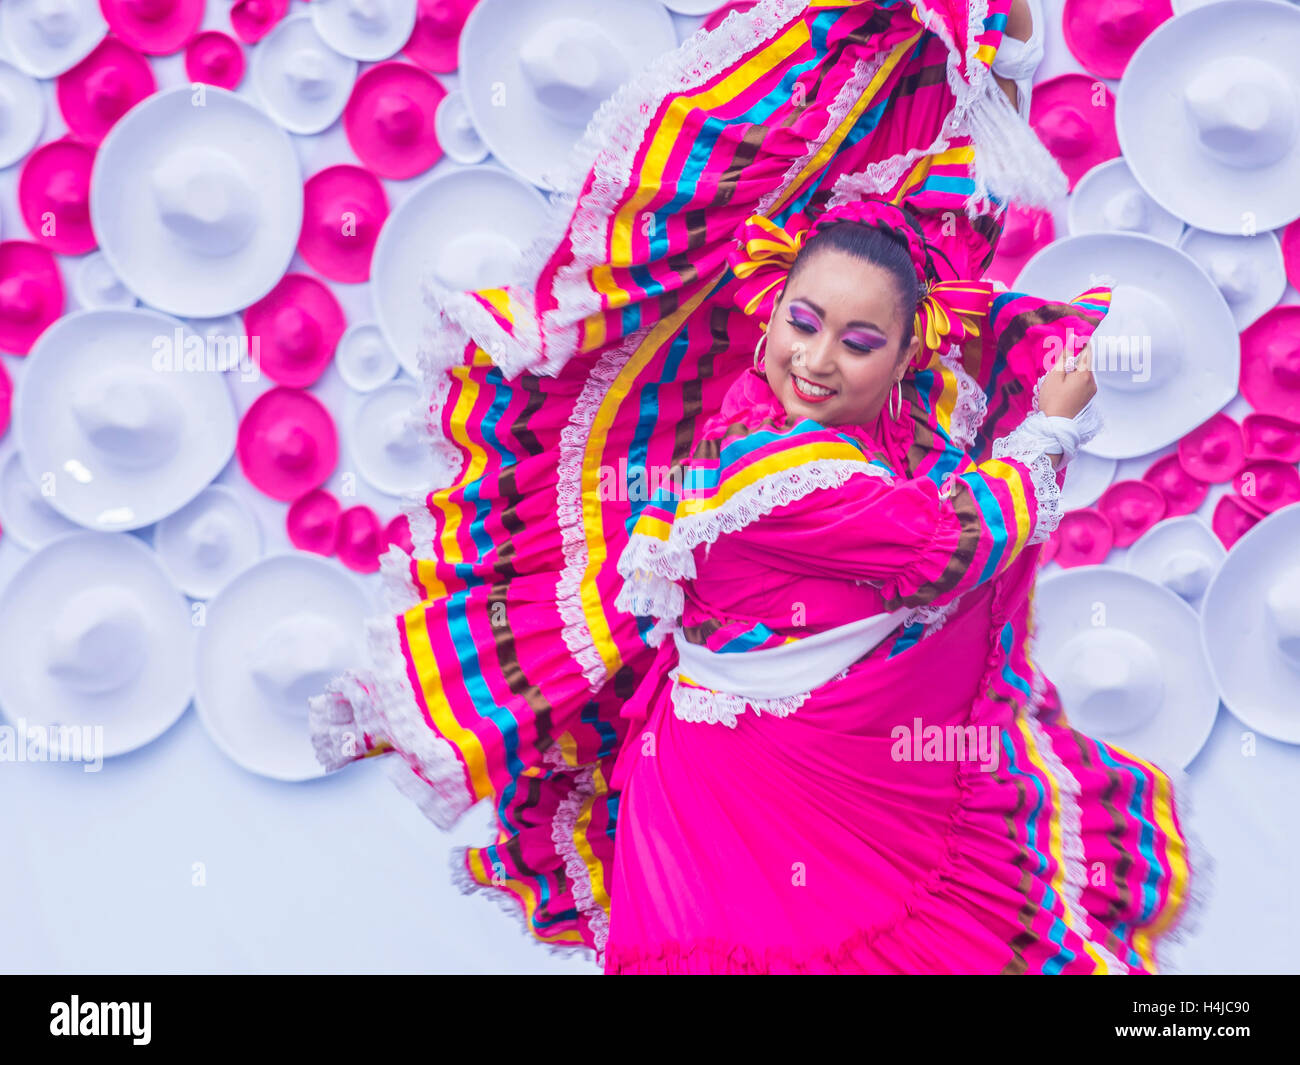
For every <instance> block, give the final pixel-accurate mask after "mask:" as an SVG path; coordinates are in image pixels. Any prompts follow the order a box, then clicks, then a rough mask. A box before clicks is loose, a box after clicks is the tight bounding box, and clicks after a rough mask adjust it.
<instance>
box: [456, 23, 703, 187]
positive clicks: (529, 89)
mask: <svg viewBox="0 0 1300 1065" xmlns="http://www.w3.org/2000/svg"><path fill="white" fill-rule="evenodd" d="M677 47H678V43H677V34H676V32H675V30H674V29H673V20H672V16H671V15H669V14H668V12H667V11H666V10H665V9H664V6H663V5H662V4H661V3H659V2H658V0H623V2H622V3H619V4H611V3H609V2H608V0H531V2H530V3H527V4H520V3H518V2H517V0H480V2H479V4H478V6H477V7H475V8H474V10H473V12H471V13H470V16H469V19H468V21H466V23H465V28H464V30H463V31H462V33H461V38H460V73H461V88H462V90H463V91H464V93H465V97H466V101H467V103H468V106H469V112H470V114H471V115H472V116H473V118H474V125H475V126H476V127H477V128H478V130H479V132H480V133H481V134H482V135H483V139H484V141H486V142H487V145H488V147H489V148H491V149H492V154H493V155H495V156H496V157H497V158H498V159H500V160H501V161H502V162H503V163H504V164H505V165H506V166H508V167H510V168H511V169H512V170H514V171H516V172H517V173H519V174H521V175H523V176H524V177H525V178H527V179H528V180H529V181H531V182H533V183H534V184H535V185H541V186H543V187H544V188H556V187H557V185H558V183H559V182H560V181H562V180H563V179H564V178H565V176H566V172H567V170H568V168H569V166H570V158H571V156H572V154H573V149H574V146H575V145H576V144H577V143H578V142H579V140H580V139H581V138H582V135H583V132H584V130H585V129H586V128H587V124H588V123H589V122H590V121H591V118H592V116H593V115H594V114H595V113H596V109H597V108H598V107H599V106H600V105H601V104H602V103H603V102H604V101H605V100H607V99H609V98H610V97H611V96H612V95H613V94H614V93H615V91H616V90H617V89H618V88H619V87H620V86H621V85H623V84H624V83H625V82H627V81H630V80H631V79H632V78H633V77H634V76H635V75H636V74H638V73H639V72H641V71H643V70H645V69H646V68H647V67H648V66H650V64H651V63H652V62H653V61H654V60H656V59H657V58H659V57H660V56H661V55H663V54H664V53H665V52H671V51H674V50H676V48H677Z"/></svg>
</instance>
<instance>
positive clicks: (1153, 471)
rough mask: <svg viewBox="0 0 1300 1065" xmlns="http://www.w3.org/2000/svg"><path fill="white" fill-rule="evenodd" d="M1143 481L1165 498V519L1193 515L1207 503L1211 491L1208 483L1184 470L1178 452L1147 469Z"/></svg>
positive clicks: (1157, 461)
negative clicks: (1152, 486) (1207, 495)
mask: <svg viewBox="0 0 1300 1065" xmlns="http://www.w3.org/2000/svg"><path fill="white" fill-rule="evenodd" d="M1142 480H1144V481H1146V482H1147V484H1151V485H1155V487H1156V488H1158V489H1159V490H1160V494H1161V495H1163V496H1164V497H1165V517H1168V518H1175V517H1181V516H1182V515H1184V514H1190V513H1192V511H1194V510H1196V508H1197V507H1199V506H1200V505H1201V504H1202V503H1203V502H1205V495H1206V493H1207V492H1208V491H1209V490H1210V486H1209V484H1208V483H1207V482H1205V481H1200V480H1197V479H1196V478H1195V477H1193V476H1192V475H1191V474H1190V473H1188V472H1187V470H1185V469H1184V468H1183V464H1182V463H1181V462H1179V461H1178V454H1177V452H1174V453H1173V454H1170V455H1165V456H1164V457H1163V458H1159V459H1156V461H1155V462H1153V463H1152V464H1151V465H1150V466H1149V467H1147V471H1146V473H1144V474H1143V475H1142Z"/></svg>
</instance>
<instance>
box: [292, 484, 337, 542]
mask: <svg viewBox="0 0 1300 1065" xmlns="http://www.w3.org/2000/svg"><path fill="white" fill-rule="evenodd" d="M342 512H343V508H342V506H340V505H339V501H338V500H337V499H336V498H335V497H334V496H333V495H332V494H331V493H329V492H327V491H325V489H323V488H317V489H315V490H313V491H311V492H308V493H307V494H306V495H303V496H299V497H298V498H297V499H295V500H294V501H293V505H292V506H290V507H289V513H288V514H287V515H286V516H285V520H284V524H285V530H286V531H287V532H288V534H289V542H290V543H291V544H293V546H294V547H296V548H297V549H298V550H299V551H310V552H312V554H315V555H332V554H334V544H335V542H336V540H337V539H338V530H339V515H340V514H341V513H342Z"/></svg>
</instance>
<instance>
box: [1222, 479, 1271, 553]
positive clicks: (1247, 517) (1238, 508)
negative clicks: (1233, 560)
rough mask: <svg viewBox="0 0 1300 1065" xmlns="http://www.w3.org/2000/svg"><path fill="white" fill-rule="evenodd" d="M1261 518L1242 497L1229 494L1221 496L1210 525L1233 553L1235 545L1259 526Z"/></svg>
mask: <svg viewBox="0 0 1300 1065" xmlns="http://www.w3.org/2000/svg"><path fill="white" fill-rule="evenodd" d="M1261 516H1262V515H1261V514H1260V513H1259V512H1258V511H1256V510H1252V509H1251V508H1250V507H1249V506H1248V505H1247V504H1246V502H1245V501H1244V500H1243V499H1242V498H1241V496H1239V495H1234V494H1233V493H1231V492H1229V493H1228V494H1227V495H1225V496H1220V497H1219V501H1218V503H1216V504H1215V505H1214V514H1213V515H1212V517H1211V518H1210V525H1211V527H1212V528H1213V529H1214V535H1215V536H1217V537H1218V538H1219V542H1220V543H1222V544H1223V546H1224V547H1226V548H1227V549H1228V550H1229V551H1231V550H1232V545H1233V544H1235V543H1236V542H1237V541H1238V540H1240V539H1241V538H1242V537H1243V536H1245V535H1246V533H1248V532H1250V530H1251V529H1253V528H1254V527H1255V526H1256V525H1258V524H1259V521H1260V518H1261Z"/></svg>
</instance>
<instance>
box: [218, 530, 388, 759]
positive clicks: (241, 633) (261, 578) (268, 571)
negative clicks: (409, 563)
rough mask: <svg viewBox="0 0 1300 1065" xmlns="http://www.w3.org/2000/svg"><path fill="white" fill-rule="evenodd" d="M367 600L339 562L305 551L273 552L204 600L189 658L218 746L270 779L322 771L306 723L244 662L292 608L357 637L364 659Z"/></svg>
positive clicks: (304, 714)
mask: <svg viewBox="0 0 1300 1065" xmlns="http://www.w3.org/2000/svg"><path fill="white" fill-rule="evenodd" d="M369 611H370V604H369V603H368V601H367V598H366V595H365V593H364V592H363V591H362V590H361V588H360V587H358V586H357V584H356V582H355V580H354V579H353V578H351V577H349V576H348V575H347V574H346V573H344V572H343V571H342V570H340V569H338V568H337V566H333V565H331V564H330V563H328V562H325V561H324V560H323V559H319V558H314V557H311V556H308V555H299V554H289V555H276V556H273V557H271V558H267V559H264V560H262V561H261V562H259V563H257V564H256V565H254V566H251V567H249V568H248V569H246V570H244V572H243V573H241V574H240V575H239V576H237V577H236V578H235V579H234V580H232V581H231V582H230V583H229V584H227V585H226V587H225V588H223V589H222V591H221V592H220V594H219V595H217V596H216V597H215V598H214V599H213V600H212V601H211V602H210V603H209V604H208V612H207V619H206V622H205V624H204V625H203V627H202V628H201V629H200V630H199V640H198V647H197V649H196V652H195V655H194V658H193V660H192V662H193V666H194V678H195V707H196V709H197V710H198V715H199V720H200V721H201V722H202V723H203V727H204V728H205V729H206V730H207V732H208V735H209V736H210V737H211V738H212V741H213V742H214V743H215V744H216V745H217V747H219V748H220V749H221V751H222V752H223V753H224V754H225V755H226V756H227V757H228V758H230V759H231V761H233V762H235V763H236V764H237V765H239V766H242V767H243V768H244V769H247V770H248V771H249V772H251V773H257V774H258V775H259V776H264V777H270V778H272V779H274V780H284V781H302V780H310V779H312V778H313V777H319V776H323V775H324V773H325V770H324V767H322V766H321V764H320V763H319V762H318V761H317V760H316V755H315V753H314V751H313V749H312V744H311V738H310V734H309V730H308V728H307V708H306V707H305V706H304V707H303V708H302V716H301V718H300V719H299V718H298V717H295V716H294V715H292V714H289V713H285V712H284V711H283V710H281V709H280V708H278V707H276V706H275V705H274V704H273V703H272V702H270V701H269V700H268V699H267V697H266V696H265V695H264V694H263V692H262V690H261V689H260V688H259V687H258V685H257V683H256V682H255V681H254V679H253V677H252V674H251V672H250V671H249V669H248V662H249V660H250V658H251V656H252V654H253V652H254V651H256V649H257V647H258V644H259V642H260V641H261V639H262V638H263V636H264V635H265V634H266V632H267V631H268V630H269V629H270V628H271V627H272V626H274V625H275V624H276V623H277V622H279V621H281V620H282V619H283V618H285V617H288V616H290V615H294V614H299V613H306V614H318V615H321V616H323V617H327V618H331V619H335V620H337V621H338V623H339V625H340V626H341V629H342V630H343V631H344V632H346V633H348V634H349V635H353V636H355V640H356V651H357V661H356V663H355V664H356V665H362V664H363V662H362V658H363V652H364V646H365V641H364V626H365V620H366V617H367V615H368V614H369Z"/></svg>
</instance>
